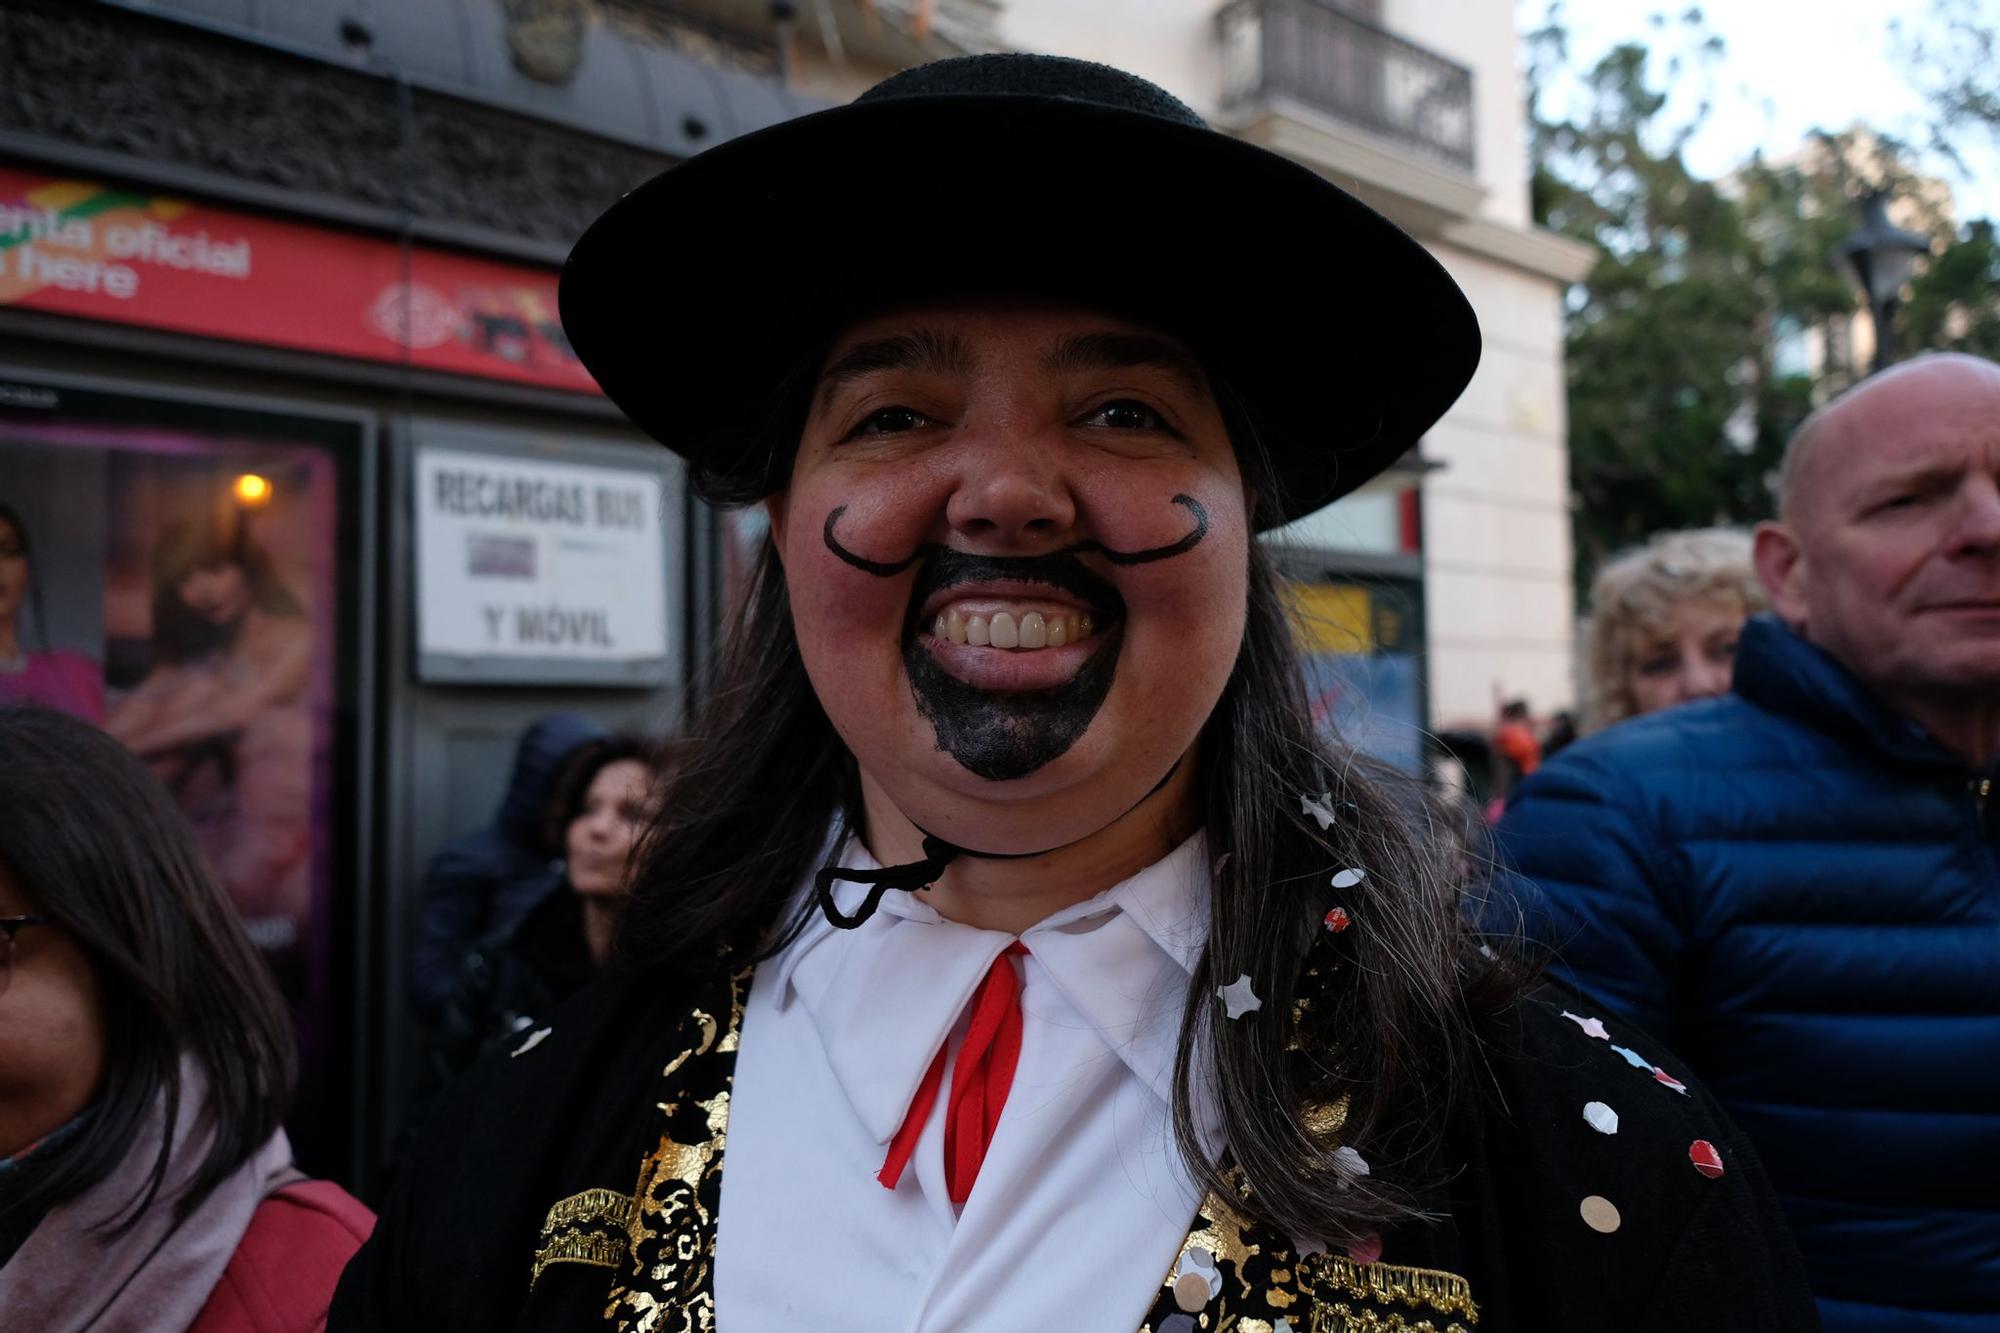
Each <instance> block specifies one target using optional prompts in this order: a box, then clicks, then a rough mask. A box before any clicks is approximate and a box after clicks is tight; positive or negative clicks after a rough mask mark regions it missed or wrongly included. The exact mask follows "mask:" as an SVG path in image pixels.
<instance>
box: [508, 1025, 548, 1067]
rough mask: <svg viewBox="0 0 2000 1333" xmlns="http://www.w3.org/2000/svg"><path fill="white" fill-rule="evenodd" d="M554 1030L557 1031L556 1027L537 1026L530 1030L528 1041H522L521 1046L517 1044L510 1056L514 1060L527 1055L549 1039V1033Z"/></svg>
mask: <svg viewBox="0 0 2000 1333" xmlns="http://www.w3.org/2000/svg"><path fill="white" fill-rule="evenodd" d="M554 1031H555V1029H554V1028H536V1029H535V1030H534V1031H533V1032H530V1033H529V1034H528V1039H527V1040H526V1041H524V1042H522V1043H521V1044H520V1045H519V1046H516V1047H515V1048H514V1049H513V1051H512V1052H511V1053H510V1055H509V1057H508V1058H509V1059H514V1060H518V1059H520V1058H521V1057H522V1056H524V1055H526V1054H527V1053H528V1052H529V1051H532V1050H534V1049H535V1048H536V1047H537V1046H539V1045H541V1044H542V1043H543V1042H544V1041H547V1040H548V1036H549V1034H550V1033H551V1032H554Z"/></svg>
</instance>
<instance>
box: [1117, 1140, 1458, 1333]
mask: <svg viewBox="0 0 2000 1333" xmlns="http://www.w3.org/2000/svg"><path fill="white" fill-rule="evenodd" d="M1236 1183H1237V1185H1238V1190H1239V1192H1241V1191H1242V1189H1243V1185H1242V1181H1241V1179H1240V1176H1239V1177H1238V1178H1237V1181H1236ZM1197 1250H1199V1251H1205V1252H1206V1258H1203V1257H1202V1256H1200V1255H1195V1256H1194V1258H1193V1260H1192V1262H1189V1256H1190V1255H1191V1254H1193V1252H1194V1251H1197ZM1211 1265H1212V1266H1211ZM1186 1271H1195V1272H1203V1273H1206V1274H1208V1275H1209V1281H1210V1283H1211V1288H1210V1290H1211V1292H1212V1295H1211V1296H1210V1298H1209V1300H1208V1301H1207V1303H1206V1304H1205V1305H1204V1306H1203V1307H1202V1308H1201V1309H1200V1310H1199V1311H1198V1312H1197V1311H1189V1310H1187V1309H1185V1308H1184V1307H1182V1306H1181V1305H1180V1304H1179V1301H1178V1298H1177V1293H1176V1284H1177V1283H1178V1282H1179V1280H1180V1278H1181V1276H1182V1274H1183V1273H1184V1272H1186ZM1397 1306H1406V1307H1409V1308H1408V1310H1407V1311H1405V1310H1401V1309H1398V1308H1395V1307H1397ZM1280 1319H1283V1320H1285V1321H1286V1324H1287V1326H1288V1327H1289V1328H1290V1329H1292V1331H1293V1333H1473V1330H1474V1327H1475V1326H1476V1325H1477V1324H1478V1323H1479V1306H1478V1304H1477V1303H1476V1302H1475V1301H1474V1300H1473V1299H1472V1284H1471V1283H1469V1282H1467V1281H1466V1280H1465V1279H1464V1278H1462V1277H1460V1276H1459V1275H1458V1274H1456V1273H1448V1272H1444V1271H1442V1270H1440V1269H1433V1268H1413V1267H1410V1266H1408V1265H1404V1264H1389V1263H1379V1262H1378V1263H1373V1264H1358V1263H1355V1262H1354V1261H1353V1260H1352V1259H1350V1258H1348V1257H1347V1256H1346V1255H1342V1254H1326V1253H1319V1254H1294V1253H1293V1252H1292V1249H1291V1246H1290V1243H1289V1242H1288V1241H1286V1240H1285V1239H1284V1238H1282V1237H1279V1236H1277V1235H1274V1234H1272V1233H1270V1232H1268V1231H1265V1230H1262V1229H1260V1228H1258V1227H1256V1226H1255V1225H1253V1224H1249V1223H1246V1222H1244V1221H1243V1219H1242V1216H1241V1215H1240V1214H1239V1213H1238V1212H1237V1211H1236V1209H1235V1208H1233V1207H1232V1206H1231V1204H1230V1201H1229V1200H1228V1199H1226V1198H1225V1197H1223V1196H1222V1195H1219V1194H1210V1195H1209V1196H1208V1198H1207V1199H1205V1200H1203V1202H1202V1206H1201V1211H1200V1212H1199V1213H1198V1214H1197V1215H1196V1217H1195V1221H1194V1228H1193V1229H1192V1230H1191V1231H1190V1232H1189V1233H1188V1237H1187V1240H1186V1241H1184V1242H1183V1243H1182V1245H1181V1252H1180V1254H1179V1255H1177V1256H1176V1257H1175V1259H1174V1264H1173V1267H1172V1268H1170V1269H1169V1270H1168V1272H1167V1276H1166V1280H1165V1282H1164V1283H1163V1284H1162V1286H1161V1291H1160V1295H1159V1297H1158V1298H1157V1299H1156V1301H1155V1304H1154V1306H1153V1309H1152V1311H1151V1312H1150V1313H1149V1315H1148V1318H1147V1322H1146V1323H1145V1324H1143V1325H1142V1326H1141V1328H1140V1333H1170V1330H1171V1331H1172V1333H1196V1330H1201V1331H1203V1333H1274V1331H1275V1330H1276V1328H1277V1325H1278V1321H1279V1320H1280Z"/></svg>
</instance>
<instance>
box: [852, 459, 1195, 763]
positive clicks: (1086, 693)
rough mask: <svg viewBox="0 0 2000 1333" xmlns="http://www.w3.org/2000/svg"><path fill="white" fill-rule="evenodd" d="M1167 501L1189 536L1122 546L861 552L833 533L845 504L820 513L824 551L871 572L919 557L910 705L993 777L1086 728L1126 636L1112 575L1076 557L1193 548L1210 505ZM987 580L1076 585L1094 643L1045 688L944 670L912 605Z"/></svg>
mask: <svg viewBox="0 0 2000 1333" xmlns="http://www.w3.org/2000/svg"><path fill="white" fill-rule="evenodd" d="M1173 503H1174V504H1176V505H1179V506H1181V507H1182V508H1184V509H1186V510H1187V511H1188V514H1189V516H1190V517H1191V518H1192V519H1193V520H1194V526H1193V528H1192V529H1191V530H1190V531H1189V533H1188V535H1187V536H1185V537H1183V538H1181V540H1179V541H1177V542H1174V543H1172V544H1171V545H1168V546H1162V547H1157V548H1154V549H1152V550H1148V551H1134V552H1129V553H1128V552H1120V551H1113V550H1111V549H1109V548H1107V547H1104V546H1102V545H1100V544H1098V543H1096V542H1081V543H1078V544H1077V545H1075V546H1070V547H1066V548H1064V549H1062V550H1059V551H1052V552H1050V553H1049V554H1047V555H1035V556H982V555H968V554H966V553H965V552H963V551H955V550H953V549H952V548H950V547H948V546H936V545H927V546H923V547H919V548H918V549H917V550H916V551H914V552H912V553H911V554H910V555H909V557H908V558H906V559H904V560H900V561H894V562H884V561H875V560H869V559H866V558H864V557H862V556H859V555H856V554H855V553H854V552H852V551H849V550H847V549H846V548H845V547H843V546H842V545H841V544H840V541H839V539H838V538H837V537H836V536H835V535H834V527H835V525H836V524H837V523H838V522H839V521H840V516H841V514H842V513H844V512H845V511H846V506H845V505H843V506H841V507H840V508H837V509H835V510H833V512H831V513H829V514H828V515H827V516H826V527H825V532H824V538H825V541H826V545H827V549H828V550H830V551H832V552H833V553H834V554H835V555H837V556H839V557H840V558H841V559H842V560H844V561H846V562H847V563H848V564H850V565H852V566H854V567H855V568H856V569H860V570H864V571H866V572H867V573H870V574H873V575H875V576H876V577H878V578H890V577H893V576H894V575H896V574H898V573H901V572H902V571H903V570H905V569H907V568H909V567H910V565H911V564H913V563H915V562H916V561H917V560H920V559H921V560H922V561H923V562H924V563H923V566H922V568H920V569H919V570H918V571H917V577H916V582H915V585H914V586H913V587H912V588H911V590H910V615H909V620H908V622H907V623H906V624H905V625H904V626H903V669H904V671H905V673H906V674H908V676H909V678H910V690H911V692H912V694H914V695H915V697H916V704H917V711H918V712H920V713H922V714H923V715H924V719H925V720H926V721H928V722H929V723H930V724H931V730H932V731H933V732H935V733H936V735H937V745H938V749H940V750H942V751H944V752H945V753H947V754H949V755H950V756H951V757H952V758H954V759H956V760H958V762H959V763H960V764H961V765H962V766H963V767H964V768H965V769H966V770H967V771H969V772H971V773H975V774H977V775H978V776H980V777H982V778H985V779H987V780H988V781H991V782H1006V781H1008V780H1010V779H1013V778H1023V777H1026V776H1027V775H1028V774H1030V773H1033V772H1034V771H1035V770H1036V769H1039V768H1040V767H1042V765H1044V764H1046V763H1048V762H1050V761H1051V760H1054V759H1057V758H1060V757H1061V756H1062V755H1063V754H1064V753H1066V752H1067V751H1068V750H1069V748H1070V747H1071V746H1072V745H1074V744H1076V742H1077V741H1078V740H1079V739H1080V738H1081V737H1082V736H1083V733H1084V732H1085V731H1087V730H1089V729H1090V723H1091V721H1092V719H1094V718H1095V717H1096V716H1097V710H1098V709H1099V708H1100V707H1101V706H1102V705H1103V703H1104V699H1105V696H1106V695H1108V694H1110V692H1111V679H1112V676H1113V675H1114V674H1115V673H1116V671H1117V669H1118V653H1119V650H1120V649H1121V648H1123V646H1124V642H1125V635H1124V621H1125V599H1124V598H1122V597H1120V596H1119V595H1118V589H1117V588H1115V587H1113V586H1112V584H1111V582H1110V580H1108V579H1106V578H1104V577H1103V576H1102V575H1099V574H1096V573H1093V572H1092V571H1091V570H1090V569H1089V568H1087V567H1086V566H1085V565H1084V564H1083V562H1082V561H1081V560H1079V559H1077V556H1078V555H1079V554H1081V553H1083V552H1086V551H1089V552H1095V553H1097V554H1100V555H1102V556H1103V557H1104V558H1105V559H1106V560H1108V561H1110V562H1111V563H1112V564H1115V565H1136V564H1147V563H1150V562H1152V561H1155V560H1165V559H1170V558H1172V557H1174V556H1177V555H1182V554H1185V553H1186V552H1188V551H1190V550H1193V549H1194V548H1195V547H1196V546H1198V545H1200V543H1201V541H1202V539H1203V538H1204V537H1206V536H1207V535H1208V511H1207V510H1206V509H1204V508H1203V507H1202V505H1201V502H1200V501H1198V500H1196V499H1195V498H1194V497H1193V496H1188V495H1176V496H1175V497H1174V498H1173ZM989 581H990V582H999V581H1009V582H1022V583H1045V584H1048V585H1049V586H1051V587H1056V588H1062V589H1064V590H1065V591H1068V592H1071V593H1074V594H1075V595H1076V596H1078V597H1080V598H1082V599H1083V600H1084V602H1085V603H1086V604H1087V605H1088V606H1090V607H1091V608H1092V610H1093V612H1095V613H1096V615H1097V619H1098V621H1099V624H1100V625H1101V626H1102V629H1101V630H1100V633H1101V634H1102V640H1101V642H1100V643H1099V646H1098V648H1097V649H1096V651H1094V652H1093V653H1091V655H1090V656H1089V657H1088V658H1087V659H1085V661H1084V664H1083V666H1082V667H1081V669H1079V670H1078V671H1077V673H1076V674H1075V675H1074V676H1072V677H1070V679H1069V680H1067V681H1065V682H1064V683H1063V684H1061V685H1059V686H1057V687H1056V688H1054V689H1051V690H1034V691H1025V692H1017V691H1009V692H1004V693H1001V692H995V691H990V690H982V689H979V688H977V687H975V686H972V685H968V684H967V683H966V682H964V681H962V680H960V679H958V677H956V676H953V675H951V674H950V673H949V672H947V671H946V670H945V669H944V668H943V667H941V666H939V665H938V661H937V659H936V658H935V657H934V656H932V654H931V651H930V649H929V648H928V647H927V646H925V643H924V638H923V627H922V626H921V625H919V624H918V623H917V613H918V611H919V610H921V608H922V607H923V605H924V603H925V602H927V601H929V600H930V598H931V597H932V595H933V594H935V593H937V592H940V591H942V590H944V589H946V588H954V587H958V586H960V585H961V584H966V583H978V582H989Z"/></svg>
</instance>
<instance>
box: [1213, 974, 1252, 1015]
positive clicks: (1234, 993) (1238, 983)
mask: <svg viewBox="0 0 2000 1333" xmlns="http://www.w3.org/2000/svg"><path fill="white" fill-rule="evenodd" d="M1215 993H1216V994H1217V995H1220V996H1221V997H1222V1006H1223V1011H1224V1012H1225V1013H1227V1014H1228V1015H1229V1017H1231V1018H1241V1017H1243V1015H1245V1014H1248V1013H1254V1012H1256V1011H1257V1010H1259V1009H1262V1008H1263V1007H1264V1002H1263V1001H1262V1000H1260V999H1258V998H1257V992H1256V991H1254V990H1251V989H1250V974H1249V973H1247V972H1246V973H1244V974H1243V975H1242V976H1240V977H1238V978H1236V980H1234V981H1232V982H1230V983H1229V984H1228V985H1227V986H1217V987H1216V988H1215Z"/></svg>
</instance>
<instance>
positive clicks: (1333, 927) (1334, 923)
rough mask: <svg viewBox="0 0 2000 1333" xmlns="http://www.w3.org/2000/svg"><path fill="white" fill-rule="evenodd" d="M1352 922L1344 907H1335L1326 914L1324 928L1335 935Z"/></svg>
mask: <svg viewBox="0 0 2000 1333" xmlns="http://www.w3.org/2000/svg"><path fill="white" fill-rule="evenodd" d="M1353 924H1354V921H1353V919H1352V918H1351V917H1349V916H1348V915H1347V909H1346V908H1345V907H1336V908H1334V909H1333V910H1332V911H1331V912H1328V913H1327V914H1326V928H1327V929H1328V930H1330V931H1332V932H1333V933H1334V934H1336V935H1338V934H1339V933H1340V932H1341V931H1343V930H1346V929H1347V928H1348V927H1349V926H1351V925H1353Z"/></svg>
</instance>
